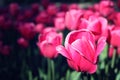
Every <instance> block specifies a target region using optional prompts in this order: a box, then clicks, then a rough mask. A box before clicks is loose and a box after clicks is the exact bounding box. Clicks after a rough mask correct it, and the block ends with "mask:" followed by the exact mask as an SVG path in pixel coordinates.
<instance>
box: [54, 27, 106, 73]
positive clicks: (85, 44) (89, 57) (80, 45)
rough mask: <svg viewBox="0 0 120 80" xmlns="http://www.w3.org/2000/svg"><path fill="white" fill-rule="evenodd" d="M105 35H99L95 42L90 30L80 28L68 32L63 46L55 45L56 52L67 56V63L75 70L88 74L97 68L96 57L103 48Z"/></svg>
mask: <svg viewBox="0 0 120 80" xmlns="http://www.w3.org/2000/svg"><path fill="white" fill-rule="evenodd" d="M105 41H106V38H105V37H101V38H100V39H99V40H98V41H97V44H96V43H95V38H94V35H93V33H92V32H90V31H89V30H87V29H81V30H77V31H72V32H70V33H69V34H68V35H67V37H66V39H65V44H64V45H65V47H63V46H62V45H59V46H57V48H56V49H57V51H58V53H60V54H62V55H63V56H64V57H66V58H67V62H68V65H69V66H70V67H71V68H73V69H75V70H76V71H82V72H88V73H90V74H92V73H94V72H96V70H97V57H98V56H99V54H100V53H101V51H102V50H103V49H104V46H105Z"/></svg>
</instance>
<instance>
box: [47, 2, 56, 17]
mask: <svg viewBox="0 0 120 80" xmlns="http://www.w3.org/2000/svg"><path fill="white" fill-rule="evenodd" d="M57 9H58V8H57V6H56V5H55V4H51V5H49V6H48V8H47V13H48V15H50V16H54V15H55V14H56V13H57V11H58V10H57Z"/></svg>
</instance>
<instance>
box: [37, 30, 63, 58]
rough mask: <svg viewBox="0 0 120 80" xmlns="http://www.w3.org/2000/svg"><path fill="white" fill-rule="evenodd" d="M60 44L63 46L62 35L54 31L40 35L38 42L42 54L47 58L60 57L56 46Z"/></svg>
mask: <svg viewBox="0 0 120 80" xmlns="http://www.w3.org/2000/svg"><path fill="white" fill-rule="evenodd" d="M60 44H62V34H61V33H57V32H54V31H50V32H44V33H43V34H40V35H39V38H38V42H37V46H38V47H39V49H40V51H41V54H42V55H43V56H44V57H47V58H55V57H57V56H58V53H57V51H56V46H58V45H60Z"/></svg>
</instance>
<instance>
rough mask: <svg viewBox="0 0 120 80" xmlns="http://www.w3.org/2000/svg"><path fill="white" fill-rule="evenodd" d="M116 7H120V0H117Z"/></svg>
mask: <svg viewBox="0 0 120 80" xmlns="http://www.w3.org/2000/svg"><path fill="white" fill-rule="evenodd" d="M117 7H118V8H120V0H117Z"/></svg>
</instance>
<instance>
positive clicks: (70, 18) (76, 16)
mask: <svg viewBox="0 0 120 80" xmlns="http://www.w3.org/2000/svg"><path fill="white" fill-rule="evenodd" d="M82 15H83V12H82V11H81V10H75V9H74V10H70V11H68V12H66V15H65V25H66V27H67V28H68V29H69V30H75V29H77V26H78V25H79V22H80V18H81V16H82Z"/></svg>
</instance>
